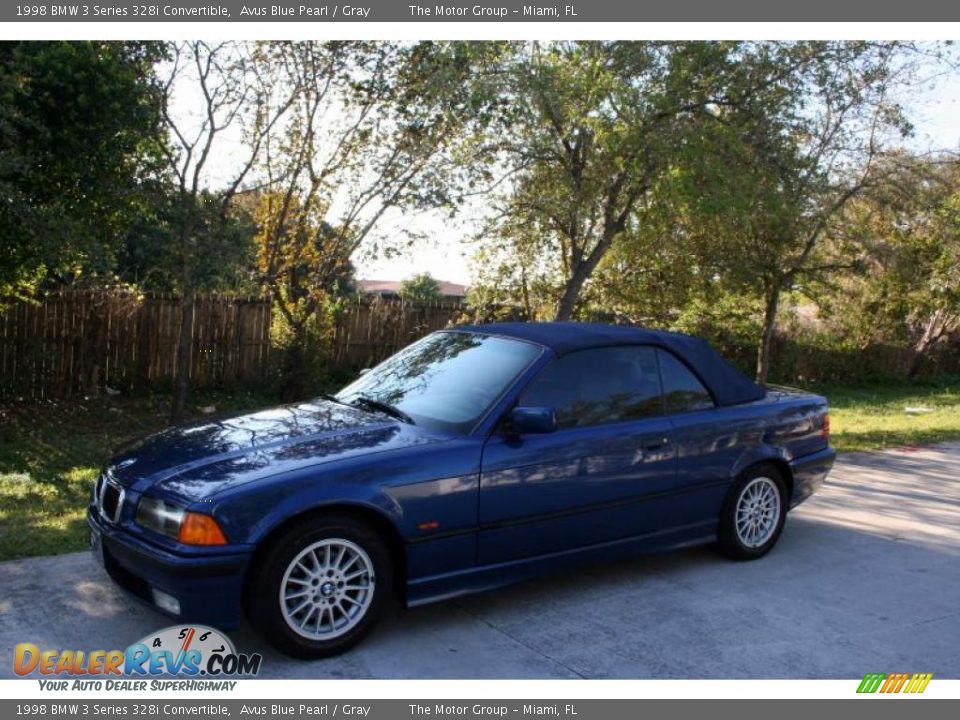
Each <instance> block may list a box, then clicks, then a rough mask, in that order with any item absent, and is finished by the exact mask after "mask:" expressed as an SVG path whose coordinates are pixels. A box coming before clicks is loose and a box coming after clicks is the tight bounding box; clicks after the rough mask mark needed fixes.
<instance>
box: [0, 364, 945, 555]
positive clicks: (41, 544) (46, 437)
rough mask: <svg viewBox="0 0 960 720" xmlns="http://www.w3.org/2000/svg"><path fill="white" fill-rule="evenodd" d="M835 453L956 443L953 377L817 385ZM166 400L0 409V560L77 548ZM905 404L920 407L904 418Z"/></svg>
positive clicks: (246, 400) (255, 401) (242, 402)
mask: <svg viewBox="0 0 960 720" xmlns="http://www.w3.org/2000/svg"><path fill="white" fill-rule="evenodd" d="M813 389H814V390H815V391H816V392H818V393H820V394H823V395H826V396H827V398H828V399H829V401H830V417H831V426H832V430H833V444H834V445H835V446H836V448H837V449H838V450H841V451H850V450H875V449H882V448H890V447H898V446H902V445H922V444H929V443H934V442H939V441H943V440H951V439H960V378H954V379H951V380H943V381H939V382H936V383H911V384H904V383H900V384H887V385H871V386H865V387H840V386H819V387H816V388H813ZM274 402H275V401H273V400H272V399H271V398H270V397H267V396H257V395H246V394H239V395H230V396H211V395H207V396H203V397H200V398H194V399H193V402H192V403H191V405H192V406H193V407H198V406H203V405H208V404H213V405H216V406H217V410H218V412H232V411H242V410H249V409H254V408H257V407H263V406H266V405H271V404H274ZM168 407H169V398H167V397H155V398H124V399H118V398H111V399H102V400H99V401H95V402H87V403H57V402H42V403H34V404H29V405H27V404H12V405H0V561H2V560H11V559H14V558H22V557H30V556H33V555H51V554H56V553H63V552H71V551H74V550H82V549H84V548H85V547H86V546H87V539H88V536H87V529H86V520H85V517H84V513H85V512H86V506H87V502H88V499H89V496H90V489H91V486H92V483H93V481H94V478H95V477H96V474H97V472H98V471H99V468H100V466H101V464H102V463H103V462H104V461H105V460H107V458H108V457H109V456H110V454H111V450H112V449H113V448H115V447H116V446H117V445H119V444H121V443H122V442H124V441H126V440H128V439H131V438H133V437H136V436H138V435H143V434H146V433H149V432H152V431H155V430H159V429H160V428H162V427H164V426H165V425H166V421H167V410H168ZM906 407H919V408H928V409H930V410H932V412H929V413H922V414H918V415H910V414H907V413H906V412H905V411H904V409H905V408H906Z"/></svg>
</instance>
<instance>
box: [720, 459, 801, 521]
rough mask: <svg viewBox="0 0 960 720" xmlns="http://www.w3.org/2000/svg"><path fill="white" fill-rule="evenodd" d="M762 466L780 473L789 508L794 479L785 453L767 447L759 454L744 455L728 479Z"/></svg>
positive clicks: (733, 478)
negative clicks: (769, 467) (784, 485)
mask: <svg viewBox="0 0 960 720" xmlns="http://www.w3.org/2000/svg"><path fill="white" fill-rule="evenodd" d="M762 465H769V466H771V467H773V468H774V469H776V470H777V472H779V473H780V477H781V478H783V482H784V483H785V484H786V486H787V488H786V490H787V497H786V498H785V501H786V503H787V506H788V507H789V504H790V499H791V498H792V497H793V486H794V479H793V471H792V470H791V469H790V462H789V461H788V460H787V457H786V452H785V451H780V450H778V449H777V448H772V447H768V448H764V449H762V450H761V452H757V453H748V454H745V455H744V456H743V457H741V458H740V459H739V460H738V462H737V464H736V465H735V466H734V470H733V473H732V474H731V478H730V479H731V480H736V479H737V478H738V477H740V476H741V475H743V474H744V473H745V472H747V471H748V470H752V469H753V468H755V467H758V466H762Z"/></svg>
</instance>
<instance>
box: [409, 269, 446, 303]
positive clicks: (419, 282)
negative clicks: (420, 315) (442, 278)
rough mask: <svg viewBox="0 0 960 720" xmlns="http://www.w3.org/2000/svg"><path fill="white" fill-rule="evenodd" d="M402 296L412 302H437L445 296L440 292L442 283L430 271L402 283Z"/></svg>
mask: <svg viewBox="0 0 960 720" xmlns="http://www.w3.org/2000/svg"><path fill="white" fill-rule="evenodd" d="M399 294H400V297H402V298H403V299H404V300H409V301H411V302H423V303H426V302H437V301H439V300H440V299H441V298H442V297H443V296H442V295H441V294H440V283H438V282H437V281H436V280H435V279H434V278H433V276H432V275H430V273H419V274H417V275H414V276H413V277H410V278H407V279H406V280H404V281H403V282H402V283H400V293H399Z"/></svg>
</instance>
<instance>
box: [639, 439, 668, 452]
mask: <svg viewBox="0 0 960 720" xmlns="http://www.w3.org/2000/svg"><path fill="white" fill-rule="evenodd" d="M668 447H670V438H668V437H665V438H660V439H659V440H653V441H651V442H649V443H647V444H646V445H644V446H643V449H644V450H649V451H651V452H656V451H657V450H663V449H664V448H668Z"/></svg>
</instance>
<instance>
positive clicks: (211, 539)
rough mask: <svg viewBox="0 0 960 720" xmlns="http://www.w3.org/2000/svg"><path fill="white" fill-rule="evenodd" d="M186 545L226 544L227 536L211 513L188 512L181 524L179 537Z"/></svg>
mask: <svg viewBox="0 0 960 720" xmlns="http://www.w3.org/2000/svg"><path fill="white" fill-rule="evenodd" d="M177 539H178V540H179V541H180V542H182V543H183V544H184V545H226V544H227V538H226V537H225V536H224V534H223V530H221V529H220V526H219V525H217V521H216V520H214V519H213V518H212V517H210V516H209V515H203V514H202V513H195V512H188V513H186V514H185V515H184V518H183V523H182V524H181V525H180V536H179V537H178V538H177Z"/></svg>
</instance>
